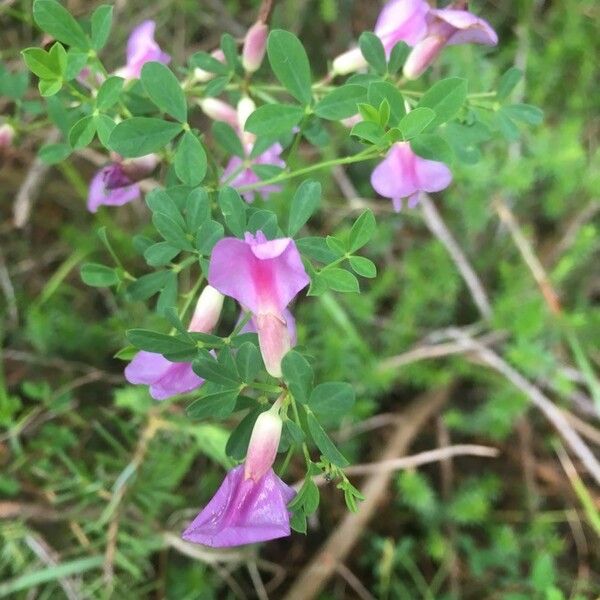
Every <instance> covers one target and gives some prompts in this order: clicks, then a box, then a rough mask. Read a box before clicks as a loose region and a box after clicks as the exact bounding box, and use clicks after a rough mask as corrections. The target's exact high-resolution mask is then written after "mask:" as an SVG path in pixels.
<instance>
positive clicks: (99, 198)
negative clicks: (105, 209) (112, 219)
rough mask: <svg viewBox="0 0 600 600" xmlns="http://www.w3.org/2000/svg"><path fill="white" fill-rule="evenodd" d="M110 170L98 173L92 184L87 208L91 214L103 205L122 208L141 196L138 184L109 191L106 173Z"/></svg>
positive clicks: (102, 170) (104, 169)
mask: <svg viewBox="0 0 600 600" xmlns="http://www.w3.org/2000/svg"><path fill="white" fill-rule="evenodd" d="M108 168H110V167H104V168H103V169H101V170H100V171H98V172H97V173H96V174H95V175H94V177H93V178H92V181H91V182H90V188H89V192H88V199H87V207H88V210H89V211H90V212H94V213H95V212H96V211H97V210H98V208H99V207H100V206H102V205H106V206H122V205H123V204H127V203H128V202H131V201H132V200H137V199H138V198H139V197H140V195H141V192H140V188H139V186H138V185H136V184H133V185H128V186H126V187H121V188H115V189H112V190H109V189H107V188H106V184H105V173H106V169H108Z"/></svg>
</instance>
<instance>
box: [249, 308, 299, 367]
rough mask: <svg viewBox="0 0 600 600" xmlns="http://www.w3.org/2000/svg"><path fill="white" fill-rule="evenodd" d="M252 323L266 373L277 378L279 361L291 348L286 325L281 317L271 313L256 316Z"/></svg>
mask: <svg viewBox="0 0 600 600" xmlns="http://www.w3.org/2000/svg"><path fill="white" fill-rule="evenodd" d="M254 322H255V323H256V331H257V333H258V345H259V346H260V352H261V354H262V357H263V361H264V363H265V367H266V369H267V373H269V375H272V376H273V377H277V378H279V377H281V361H282V359H283V357H284V356H285V355H286V354H287V353H288V352H289V350H291V347H292V343H291V340H290V334H289V331H288V327H287V324H286V322H285V321H284V320H283V318H282V317H279V316H277V315H274V314H273V313H266V314H259V315H256V317H255V319H254Z"/></svg>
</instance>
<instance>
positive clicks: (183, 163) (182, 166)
mask: <svg viewBox="0 0 600 600" xmlns="http://www.w3.org/2000/svg"><path fill="white" fill-rule="evenodd" d="M173 164H174V167H175V173H176V174H177V177H179V179H180V180H181V181H182V182H183V183H185V184H186V185H189V186H195V185H199V184H201V183H202V181H203V180H204V177H205V176H206V152H205V151H204V147H203V146H202V142H201V141H200V140H199V139H198V138H197V137H196V136H195V135H194V134H193V133H192V132H191V131H186V132H185V133H184V134H183V135H182V136H181V140H180V141H179V145H178V146H177V152H176V153H175V160H174V163H173Z"/></svg>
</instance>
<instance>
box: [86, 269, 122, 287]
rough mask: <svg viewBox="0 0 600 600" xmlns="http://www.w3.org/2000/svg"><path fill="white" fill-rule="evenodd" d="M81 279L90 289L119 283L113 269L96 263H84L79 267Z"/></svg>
mask: <svg viewBox="0 0 600 600" xmlns="http://www.w3.org/2000/svg"><path fill="white" fill-rule="evenodd" d="M81 279H82V281H83V283H85V284H86V285H90V286H92V287H109V286H111V285H117V283H119V281H120V280H119V275H118V274H117V272H116V271H115V269H111V268H110V267H106V266H104V265H100V264H97V263H85V264H84V265H82V266H81Z"/></svg>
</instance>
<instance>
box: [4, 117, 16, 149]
mask: <svg viewBox="0 0 600 600" xmlns="http://www.w3.org/2000/svg"><path fill="white" fill-rule="evenodd" d="M14 137H15V129H14V127H13V126H12V125H9V124H8V123H4V124H3V125H0V150H2V149H4V148H10V147H11V146H12V143H13V139H14Z"/></svg>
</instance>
